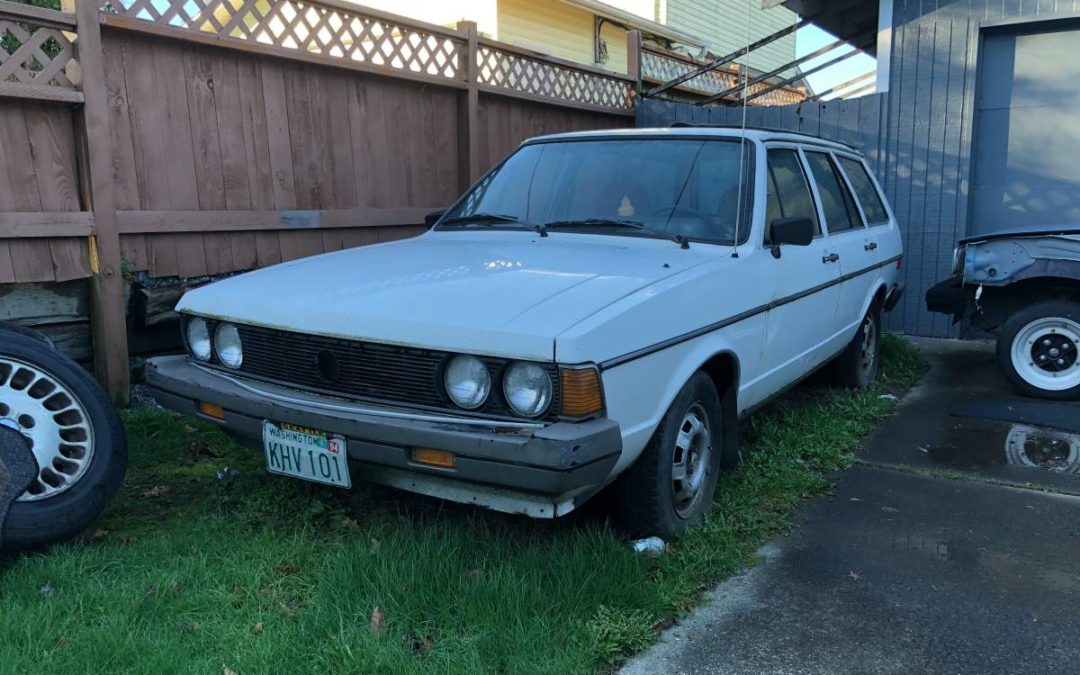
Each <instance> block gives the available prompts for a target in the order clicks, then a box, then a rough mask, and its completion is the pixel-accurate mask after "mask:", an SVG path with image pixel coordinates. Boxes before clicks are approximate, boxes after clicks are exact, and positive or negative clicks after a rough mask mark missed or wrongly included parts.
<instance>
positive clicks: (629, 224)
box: [539, 218, 690, 248]
mask: <svg viewBox="0 0 1080 675" xmlns="http://www.w3.org/2000/svg"><path fill="white" fill-rule="evenodd" d="M594 225H599V226H615V227H626V228H630V229H633V230H645V228H646V227H647V226H646V225H645V223H643V222H641V221H638V220H620V219H618V218H582V219H580V220H556V221H553V222H550V223H547V224H545V225H540V226H539V227H543V228H544V229H551V228H560V227H564V228H572V227H592V226H594ZM645 232H646V234H643V235H642V236H656V237H662V238H664V239H670V240H671V241H673V242H675V243H676V244H678V245H679V248H690V241H689V240H687V238H686V237H684V236H683V235H681V234H673V233H671V232H661V231H657V230H645Z"/></svg>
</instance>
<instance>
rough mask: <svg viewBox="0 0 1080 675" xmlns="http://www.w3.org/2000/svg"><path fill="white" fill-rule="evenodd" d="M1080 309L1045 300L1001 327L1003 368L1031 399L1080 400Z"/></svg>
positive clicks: (1073, 304)
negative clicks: (1032, 397)
mask: <svg viewBox="0 0 1080 675" xmlns="http://www.w3.org/2000/svg"><path fill="white" fill-rule="evenodd" d="M1078 352H1080V303H1077V302H1073V301H1070V300H1045V301H1043V302H1037V303H1035V304H1033V305H1030V306H1028V307H1025V308H1024V309H1022V310H1020V311H1019V312H1017V313H1015V314H1014V315H1012V316H1011V317H1009V320H1008V321H1006V322H1005V324H1004V325H1003V326H1002V327H1001V331H1000V332H999V333H998V340H997V358H998V365H999V366H1000V367H1001V370H1002V372H1003V373H1004V374H1005V378H1006V379H1008V380H1009V383H1010V384H1012V386H1013V387H1014V388H1015V389H1016V390H1017V391H1019V392H1020V393H1021V394H1024V395H1026V396H1034V397H1036V398H1046V399H1055V400H1068V399H1073V398H1080V353H1078Z"/></svg>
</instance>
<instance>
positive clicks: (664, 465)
mask: <svg viewBox="0 0 1080 675" xmlns="http://www.w3.org/2000/svg"><path fill="white" fill-rule="evenodd" d="M727 396H729V394H728V392H725V397H724V398H723V399H722V397H721V395H720V394H719V392H717V391H716V387H715V386H714V385H713V382H712V380H711V379H709V377H708V375H706V374H705V373H703V372H698V373H695V374H694V376H693V377H691V378H690V380H689V381H688V382H687V383H686V384H685V385H684V386H683V388H682V390H680V391H679V394H678V395H677V396H676V397H675V400H674V401H673V402H672V404H671V407H670V408H668V411H667V413H666V414H665V415H664V418H663V419H662V420H661V421H660V425H659V427H658V428H657V430H656V432H655V433H654V434H653V437H652V439H651V440H650V441H649V444H648V445H647V446H646V447H645V450H644V451H642V453H641V456H640V457H638V459H637V461H636V462H634V464H633V465H632V466H631V467H630V468H629V469H627V470H626V472H625V473H624V474H623V475H622V476H620V478H619V482H618V484H617V488H616V517H617V519H618V522H619V524H620V526H621V527H622V529H624V530H625V531H627V532H628V533H630V534H631V535H642V536H644V535H659V536H661V537H665V538H670V537H677V536H679V535H680V534H682V533H683V532H684V531H686V529H687V528H688V527H690V526H692V525H693V524H695V523H696V522H697V521H699V520H700V519H701V517H702V516H703V515H704V514H705V512H706V511H708V509H709V507H710V506H711V505H712V500H713V495H714V494H715V493H716V482H717V480H718V478H719V475H720V470H721V468H722V467H723V466H726V465H731V464H732V463H734V457H735V455H736V451H735V447H734V441H735V434H734V431H735V415H734V407H735V406H734V405H731V404H729V403H728V398H727Z"/></svg>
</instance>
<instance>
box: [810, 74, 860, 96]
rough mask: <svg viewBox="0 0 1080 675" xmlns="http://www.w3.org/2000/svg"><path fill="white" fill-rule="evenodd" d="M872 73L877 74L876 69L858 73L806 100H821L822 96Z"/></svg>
mask: <svg viewBox="0 0 1080 675" xmlns="http://www.w3.org/2000/svg"><path fill="white" fill-rule="evenodd" d="M874 75H877V71H876V70H868V71H866V72H865V73H863V74H862V75H859V76H858V77H853V78H851V79H850V80H848V81H847V82H841V83H840V84H838V85H836V86H835V87H831V88H829V89H826V90H825V91H823V92H821V93H820V94H814V95H813V96H811V97H810V98H808V99H807V100H808V101H818V100H821V99H822V98H825V97H826V96H828V95H829V94H835V93H836V92H838V91H840V90H841V89H847V88H848V87H850V86H851V85H853V84H858V83H860V82H863V81H864V80H866V79H867V78H870V77H873V76H874Z"/></svg>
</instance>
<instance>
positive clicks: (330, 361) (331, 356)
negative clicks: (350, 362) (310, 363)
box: [316, 349, 341, 383]
mask: <svg viewBox="0 0 1080 675" xmlns="http://www.w3.org/2000/svg"><path fill="white" fill-rule="evenodd" d="M316 361H317V363H318V366H319V375H320V376H321V377H322V379H324V380H326V381H327V382H332V383H336V382H337V381H338V380H339V379H341V364H339V363H338V357H337V354H335V353H334V352H332V351H330V350H329V349H323V350H322V351H320V352H319V354H318V356H317V357H316Z"/></svg>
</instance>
